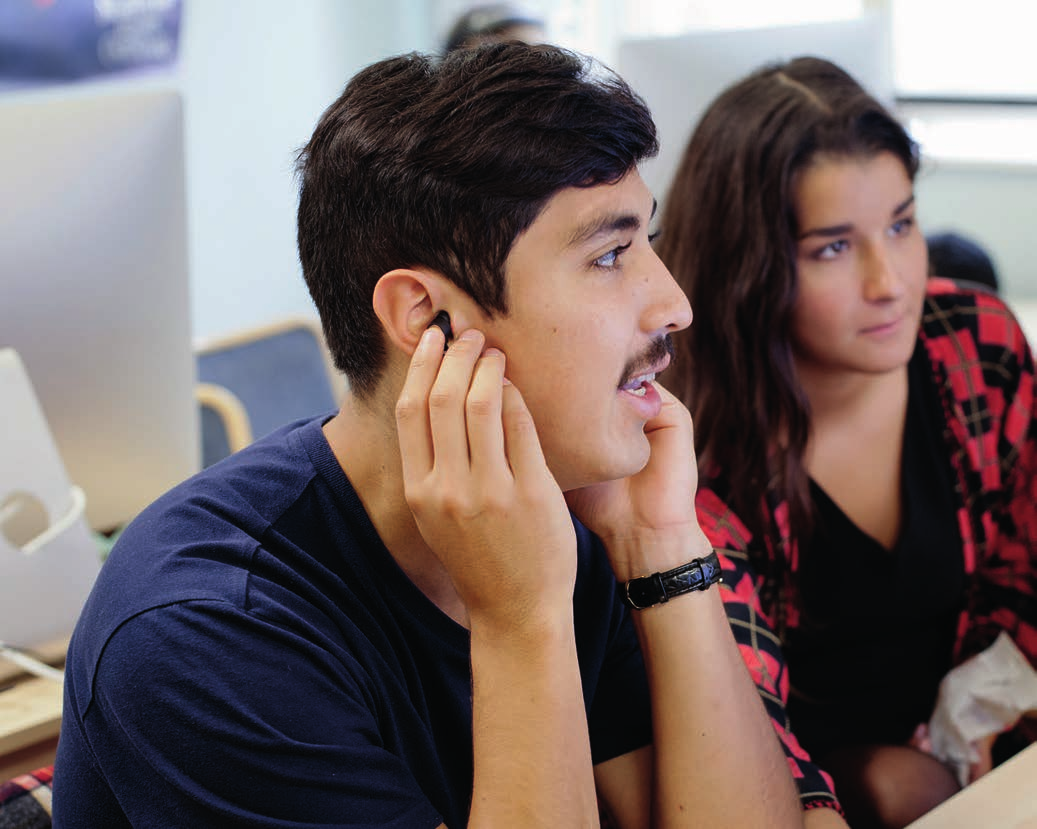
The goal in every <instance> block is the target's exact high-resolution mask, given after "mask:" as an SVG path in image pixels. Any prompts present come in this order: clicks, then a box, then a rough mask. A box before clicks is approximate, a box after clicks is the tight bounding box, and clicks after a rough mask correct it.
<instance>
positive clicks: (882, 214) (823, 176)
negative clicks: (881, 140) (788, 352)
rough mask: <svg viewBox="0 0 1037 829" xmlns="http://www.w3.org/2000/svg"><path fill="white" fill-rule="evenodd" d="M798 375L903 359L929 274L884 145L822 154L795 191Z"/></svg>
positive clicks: (907, 183)
mask: <svg viewBox="0 0 1037 829" xmlns="http://www.w3.org/2000/svg"><path fill="white" fill-rule="evenodd" d="M792 199H793V209H794V210H795V214H796V220H797V226H798V235H797V237H796V239H795V244H796V268H797V276H798V296H797V300H796V305H795V308H794V310H793V319H792V339H793V353H794V355H795V359H796V365H797V368H798V369H799V371H800V374H801V375H803V376H826V377H829V378H831V377H833V376H834V375H845V374H847V373H862V374H881V373H885V372H889V371H893V370H896V369H898V368H900V367H902V366H904V365H906V364H907V362H908V360H909V359H910V357H911V352H912V351H913V349H914V345H915V340H916V337H917V334H918V326H919V321H920V319H921V314H922V301H923V298H924V296H925V285H926V279H927V254H926V247H925V238H924V237H923V236H922V233H921V231H920V230H919V228H918V225H917V223H916V222H915V201H914V192H913V186H912V182H911V179H910V177H909V176H908V174H907V170H906V169H905V168H904V165H903V163H902V162H901V161H900V159H899V158H898V157H897V156H895V155H894V154H893V153H890V152H880V153H879V154H877V155H874V156H869V157H846V156H820V157H818V158H817V159H815V160H814V161H813V163H812V164H811V165H810V166H808V167H806V168H804V169H803V170H802V171H801V172H800V173H799V174H798V176H797V178H796V180H795V182H794V184H793V188H792Z"/></svg>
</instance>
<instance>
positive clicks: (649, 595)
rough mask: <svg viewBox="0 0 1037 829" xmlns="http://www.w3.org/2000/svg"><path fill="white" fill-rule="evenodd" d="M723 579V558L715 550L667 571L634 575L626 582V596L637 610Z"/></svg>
mask: <svg viewBox="0 0 1037 829" xmlns="http://www.w3.org/2000/svg"><path fill="white" fill-rule="evenodd" d="M722 580H723V577H722V575H721V570H720V561H719V560H718V559H717V553H716V550H713V551H712V552H711V553H710V554H709V555H708V556H704V557H703V558H696V559H694V560H693V561H689V562H688V563H687V564H682V565H681V566H680V567H675V568H673V569H672V570H667V571H666V572H665V573H654V574H653V575H651V576H642V577H641V578H638V579H631V580H630V581H628V582H627V583H626V595H625V596H624V599H625V600H626V603H627V604H628V605H630V607H632V608H634V610H644V609H645V608H646V607H652V606H653V605H657V604H663V603H664V602H668V601H669V600H670V599H672V598H673V597H674V596H680V595H682V594H684V593H690V592H691V591H693V590H706V589H708V588H709V587H711V586H712V585H714V584H716V583H717V582H719V581H722Z"/></svg>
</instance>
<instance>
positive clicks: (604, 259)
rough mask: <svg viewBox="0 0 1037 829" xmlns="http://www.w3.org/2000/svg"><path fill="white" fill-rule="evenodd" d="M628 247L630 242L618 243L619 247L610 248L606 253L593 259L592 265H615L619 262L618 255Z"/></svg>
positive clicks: (608, 266) (603, 266)
mask: <svg viewBox="0 0 1037 829" xmlns="http://www.w3.org/2000/svg"><path fill="white" fill-rule="evenodd" d="M629 247H630V243H629V242H628V243H627V244H625V245H620V246H619V247H615V248H612V250H610V251H609V252H608V253H606V254H604V255H603V256H599V257H598V258H597V259H595V260H594V267H596V268H605V269H611V268H614V267H616V265H618V264H619V257H620V256H621V255H622V254H623V253H624V252H625V251H626V250H627V249H628V248H629Z"/></svg>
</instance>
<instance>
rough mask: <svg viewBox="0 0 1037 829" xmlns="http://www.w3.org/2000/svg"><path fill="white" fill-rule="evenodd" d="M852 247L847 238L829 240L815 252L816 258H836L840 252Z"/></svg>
mask: <svg viewBox="0 0 1037 829" xmlns="http://www.w3.org/2000/svg"><path fill="white" fill-rule="evenodd" d="M848 247H850V243H849V242H848V241H846V240H845V239H836V240H835V241H834V242H829V243H828V244H827V245H825V246H824V247H823V248H820V249H819V250H818V251H817V252H816V253H815V254H814V257H815V258H816V259H835V257H836V256H838V255H839V254H840V253H842V252H843V251H844V250H846V249H847V248H848Z"/></svg>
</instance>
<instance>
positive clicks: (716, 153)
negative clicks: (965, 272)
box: [656, 57, 918, 538]
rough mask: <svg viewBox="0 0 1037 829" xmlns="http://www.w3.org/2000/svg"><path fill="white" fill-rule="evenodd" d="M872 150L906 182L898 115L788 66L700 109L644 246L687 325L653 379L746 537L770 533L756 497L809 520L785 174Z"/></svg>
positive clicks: (818, 64) (804, 63) (855, 90)
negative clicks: (687, 414) (891, 160)
mask: <svg viewBox="0 0 1037 829" xmlns="http://www.w3.org/2000/svg"><path fill="white" fill-rule="evenodd" d="M883 151H889V152H892V153H893V154H894V155H896V156H897V157H898V158H900V160H901V161H902V162H903V164H904V167H905V169H906V170H907V172H908V175H909V177H910V178H911V179H912V180H914V177H915V174H916V172H917V169H918V151H917V146H916V145H915V143H914V142H913V141H912V140H911V138H910V137H909V136H908V135H907V133H906V132H905V131H904V129H903V127H901V125H900V124H899V123H898V122H897V120H896V119H895V118H894V117H893V116H892V115H890V114H889V112H887V111H886V109H885V108H884V107H883V106H882V105H881V104H880V103H879V102H878V101H877V100H875V98H873V97H872V96H870V95H869V94H868V93H867V92H866V91H865V90H864V89H863V88H862V87H861V86H860V85H859V84H858V83H857V82H856V81H855V80H854V79H853V78H852V77H850V75H848V74H847V73H846V72H844V71H843V70H842V69H840V68H839V67H837V66H835V65H834V64H832V63H830V62H828V61H825V60H821V59H818V58H809V57H806V58H797V59H795V60H792V61H789V62H787V63H783V64H777V65H773V66H769V67H766V68H764V69H761V70H759V71H757V72H755V73H753V74H752V75H750V76H748V77H747V78H745V79H744V80H742V81H740V82H739V83H737V84H735V85H734V86H732V87H730V88H729V89H727V90H726V91H724V92H723V93H722V94H721V95H720V96H719V97H718V98H717V99H716V100H715V101H714V102H713V104H712V105H711V106H710V107H709V109H708V110H707V111H706V113H705V115H704V116H703V117H702V119H701V121H700V122H699V124H698V127H697V128H696V130H695V132H694V134H693V135H692V138H691V140H690V142H689V144H688V146H687V148H686V149H685V152H684V155H683V158H682V160H681V163H680V165H679V167H678V169H677V172H676V174H675V177H674V179H673V183H672V186H671V188H670V191H669V194H668V195H667V197H666V200H665V206H664V209H663V214H662V222H661V228H662V234H661V236H660V239H659V241H658V243H657V245H656V248H657V250H658V253H659V255H660V257H661V258H662V260H663V262H665V263H666V265H667V266H668V267H669V269H670V271H671V272H672V273H673V275H674V277H675V278H676V279H677V282H678V283H679V284H680V285H681V287H682V288H683V289H684V291H685V292H686V293H687V295H688V297H689V299H690V300H691V306H692V309H693V310H694V314H695V319H694V322H693V324H692V326H691V329H690V330H689V331H687V332H684V333H683V334H682V335H680V336H678V337H676V338H675V347H676V352H677V360H676V361H675V363H674V367H673V368H671V369H670V370H669V371H668V372H667V374H666V376H665V377H664V378H663V381H664V383H665V384H666V385H667V387H668V388H670V389H671V390H672V391H673V392H674V393H675V394H676V395H677V396H678V397H680V398H681V400H682V401H683V402H684V403H685V405H686V406H687V407H688V408H689V410H690V411H691V413H692V415H693V417H694V421H695V443H696V451H697V453H698V457H699V461H700V467H701V468H702V471H703V477H704V479H705V480H708V479H709V478H710V477H711V476H712V475H713V474H714V473H715V472H717V471H719V473H720V474H721V475H722V476H723V479H724V484H725V490H727V493H728V497H729V499H730V502H731V504H732V506H733V507H734V508H735V509H736V511H737V512H738V514H739V517H740V518H741V519H742V520H743V521H745V523H746V524H747V526H748V527H749V529H750V531H752V532H753V533H754V535H757V536H758V535H760V534H761V533H766V532H769V531H770V530H771V528H770V527H769V526H766V523H767V522H766V515H767V507H766V503H767V500H772V501H773V500H775V499H777V500H779V501H787V502H788V503H789V510H790V514H789V520H790V523H791V526H792V528H793V534H794V536H796V537H800V538H802V537H804V535H805V534H807V533H809V529H810V527H811V526H812V515H813V511H812V508H811V503H810V493H809V478H808V475H807V472H806V469H805V465H804V457H803V456H804V451H805V448H806V444H807V439H808V437H809V435H810V408H809V404H808V402H807V398H806V395H805V393H804V391H803V389H802V387H801V386H800V384H799V381H798V379H797V376H796V367H795V363H794V361H793V353H792V343H791V320H792V311H793V307H794V305H795V303H796V295H797V277H796V236H797V230H796V216H795V212H794V209H793V203H792V188H793V184H794V181H795V177H796V175H797V173H798V172H799V171H801V170H803V169H804V168H805V167H806V166H808V165H809V164H811V163H812V162H813V161H814V160H816V159H817V158H818V157H819V156H822V155H823V156H826V157H836V158H840V157H846V158H859V157H865V158H868V157H872V156H874V155H876V154H877V153H880V152H883ZM768 495H769V496H771V497H770V498H769V499H768V498H767V497H766V496H768Z"/></svg>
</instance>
